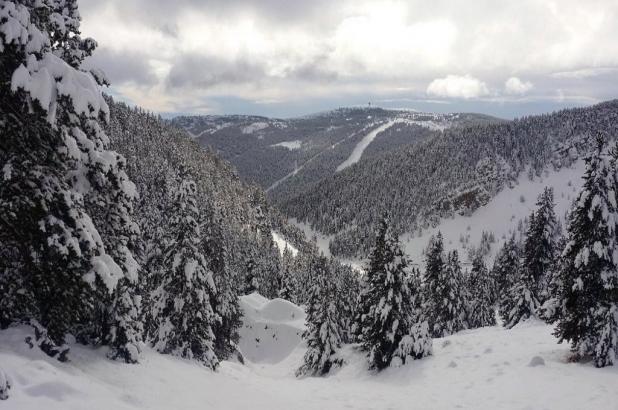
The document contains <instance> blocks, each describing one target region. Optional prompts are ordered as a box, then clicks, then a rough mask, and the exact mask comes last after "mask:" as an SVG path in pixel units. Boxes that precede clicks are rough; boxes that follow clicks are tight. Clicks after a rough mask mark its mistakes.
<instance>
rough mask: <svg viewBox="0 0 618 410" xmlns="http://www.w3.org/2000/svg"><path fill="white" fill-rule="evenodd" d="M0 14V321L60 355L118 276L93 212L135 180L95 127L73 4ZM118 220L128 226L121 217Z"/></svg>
mask: <svg viewBox="0 0 618 410" xmlns="http://www.w3.org/2000/svg"><path fill="white" fill-rule="evenodd" d="M0 14H1V16H0V18H1V19H2V21H3V24H2V25H1V26H0V40H1V43H0V48H2V50H3V51H2V59H1V61H0V76H1V77H2V78H0V83H1V84H2V86H1V87H2V92H0V118H2V121H0V133H1V134H2V136H3V138H2V141H0V169H2V171H3V172H2V183H1V184H0V247H2V248H3V249H4V250H3V252H11V253H12V255H11V258H12V262H10V266H9V268H8V270H6V271H5V272H4V273H3V275H2V278H0V281H2V282H3V284H2V285H1V286H2V288H3V289H7V291H8V294H7V295H3V298H2V299H5V297H4V296H6V297H7V298H10V300H9V301H7V302H3V307H5V308H8V309H10V311H9V312H5V313H3V315H2V316H3V321H4V322H7V321H15V320H20V321H25V322H29V323H31V324H32V326H33V327H34V330H35V334H36V335H37V338H38V340H37V344H38V345H39V346H40V347H41V348H42V349H43V350H44V351H46V352H47V353H48V354H50V355H52V356H56V357H58V358H60V359H66V357H67V356H66V353H67V351H68V348H66V347H62V346H63V344H64V338H65V335H66V334H67V333H68V332H72V333H74V334H76V333H79V330H80V329H81V328H84V327H87V326H89V324H91V323H93V320H94V319H95V317H94V313H95V312H94V308H95V306H96V305H98V303H99V302H100V301H99V298H100V295H102V294H103V295H106V296H107V295H110V294H113V292H114V291H115V289H116V285H117V283H118V281H119V280H120V279H121V278H122V277H123V271H122V268H121V267H120V266H119V264H122V260H120V259H119V258H118V255H116V254H114V251H113V250H111V249H107V248H106V243H109V242H108V241H109V239H110V238H109V237H108V236H107V235H106V232H105V230H104V225H103V224H101V223H99V222H100V221H99V220H97V218H96V215H94V214H90V212H91V209H90V207H89V204H92V203H99V202H101V203H103V202H106V201H107V200H108V199H109V198H112V197H113V195H114V194H115V193H117V192H118V191H116V190H115V189H119V190H121V191H123V192H125V193H127V194H130V192H128V191H130V183H129V182H128V179H126V178H125V177H126V175H124V174H123V173H122V170H121V166H122V164H123V159H122V158H121V157H120V156H118V155H117V154H115V153H114V152H111V151H109V150H108V149H107V142H108V141H107V136H106V135H105V133H104V132H103V131H102V129H101V126H100V124H101V123H105V122H106V121H107V120H108V118H109V117H108V115H109V110H108V106H107V104H106V102H105V100H104V99H103V96H102V94H101V90H100V85H102V84H103V83H104V81H103V78H102V77H101V76H100V75H93V74H91V73H87V72H85V71H83V70H82V69H81V63H82V61H83V59H84V58H85V57H87V56H88V55H90V54H91V53H92V51H93V50H94V48H95V46H96V43H95V42H94V40H92V39H82V38H81V37H80V35H79V13H78V11H77V5H76V2H75V1H61V0H47V1H40V2H27V3H24V2H12V1H5V2H4V3H3V7H2V8H1V10H0ZM5 30H8V31H5ZM16 33H20V34H19V35H16ZM33 39H36V41H34V40H33ZM95 169H98V170H100V171H102V172H99V173H97V172H94V171H95ZM117 182H119V184H117ZM101 188H102V189H101ZM125 188H127V191H125ZM108 203H109V202H108ZM120 206H121V207H122V206H123V205H122V204H121V205H120ZM116 215H117V216H119V217H122V218H123V220H124V221H125V222H127V223H129V224H131V218H130V212H129V211H128V210H127V209H124V208H119V209H118V210H117V212H116ZM127 256H128V257H129V256H130V253H127ZM16 281H17V282H16ZM16 289H19V293H18V295H17V294H16V293H14V292H13V291H14V290H16Z"/></svg>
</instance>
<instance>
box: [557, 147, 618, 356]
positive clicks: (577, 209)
mask: <svg viewBox="0 0 618 410" xmlns="http://www.w3.org/2000/svg"><path fill="white" fill-rule="evenodd" d="M603 143H604V142H603V140H602V138H599V140H598V147H597V149H596V151H595V152H594V153H593V154H592V155H590V156H589V157H587V158H586V172H585V175H584V185H583V187H582V190H581V191H580V193H579V195H578V197H577V200H576V201H575V203H574V207H573V209H572V210H571V212H570V215H569V224H568V229H567V231H568V243H567V245H566V248H565V250H564V252H563V256H564V263H563V265H562V270H561V272H560V280H561V286H560V290H559V301H560V306H561V307H562V310H561V313H560V318H559V320H558V324H557V326H556V331H555V334H556V336H557V337H558V338H559V339H560V341H563V340H567V341H570V342H571V348H572V350H573V352H574V353H576V354H577V355H579V356H591V357H592V358H593V360H594V364H595V365H596V366H597V367H604V366H608V365H612V364H615V363H616V359H617V357H618V273H617V272H618V266H617V265H618V261H617V260H616V259H617V258H616V255H618V240H617V239H618V235H617V226H616V224H617V223H618V209H617V206H616V198H615V193H616V192H618V175H617V166H616V161H617V160H618V147H614V149H613V150H612V152H611V155H604V154H603V153H602V152H603Z"/></svg>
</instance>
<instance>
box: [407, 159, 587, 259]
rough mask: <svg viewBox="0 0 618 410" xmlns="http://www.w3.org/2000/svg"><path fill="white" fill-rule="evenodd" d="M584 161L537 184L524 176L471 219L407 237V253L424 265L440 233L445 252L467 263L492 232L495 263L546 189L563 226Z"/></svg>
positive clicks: (460, 218)
mask: <svg viewBox="0 0 618 410" xmlns="http://www.w3.org/2000/svg"><path fill="white" fill-rule="evenodd" d="M584 169H585V166H584V161H583V160H580V161H578V162H576V163H575V164H574V165H573V166H572V167H569V168H562V169H560V170H559V171H548V172H545V174H544V175H543V176H542V177H541V178H537V177H535V178H534V180H530V179H528V177H527V176H525V175H522V177H521V178H520V179H519V181H518V183H517V184H516V185H514V187H513V188H504V189H503V190H502V191H501V192H499V193H498V195H496V196H495V197H494V198H492V199H491V201H490V202H489V203H488V204H487V205H485V206H482V207H480V208H479V209H477V210H476V211H475V212H474V213H473V214H472V215H471V216H459V215H458V216H456V217H455V218H452V219H443V220H441V221H440V224H439V225H438V226H436V227H435V228H430V229H426V230H424V231H423V233H422V235H421V236H418V232H417V233H416V235H413V234H410V233H408V234H406V235H403V236H402V238H401V241H402V243H403V244H404V247H405V251H406V253H407V254H408V256H410V257H411V258H412V261H413V262H414V263H421V264H422V262H423V250H424V249H425V248H426V246H427V244H428V242H429V238H430V237H431V235H434V234H436V233H437V232H438V231H440V232H441V233H442V235H443V237H444V246H445V248H446V249H457V250H458V251H459V253H460V255H461V256H462V257H463V258H462V259H463V260H465V259H466V257H467V254H468V252H467V251H468V249H469V248H470V246H478V244H479V242H480V240H481V235H482V233H483V231H486V232H492V233H493V234H494V237H495V239H496V242H495V243H493V244H492V247H491V253H490V254H489V255H488V259H489V260H490V261H491V260H493V256H495V254H496V252H497V251H498V250H499V249H500V248H501V247H502V245H503V244H504V241H505V240H507V239H508V238H509V237H510V235H511V234H512V233H513V232H515V231H516V230H517V225H518V223H519V221H521V220H524V218H526V217H528V216H529V215H530V213H531V212H532V211H533V210H534V209H535V208H536V200H537V197H538V196H539V194H540V193H541V192H543V189H544V188H545V187H552V188H553V189H554V200H555V204H556V207H555V211H556V216H557V217H558V218H559V219H560V222H561V223H562V224H563V225H564V223H565V214H566V213H567V211H568V210H569V208H570V207H571V203H572V202H573V200H574V199H575V197H576V196H577V193H578V192H579V190H580V188H581V185H582V176H583V175H584Z"/></svg>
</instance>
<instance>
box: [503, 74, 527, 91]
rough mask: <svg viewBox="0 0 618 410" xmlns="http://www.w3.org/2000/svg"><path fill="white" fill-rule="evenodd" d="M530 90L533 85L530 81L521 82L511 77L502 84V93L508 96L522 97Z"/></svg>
mask: <svg viewBox="0 0 618 410" xmlns="http://www.w3.org/2000/svg"><path fill="white" fill-rule="evenodd" d="M532 88H534V85H533V84H532V83H531V82H530V81H522V80H521V79H519V78H517V77H511V78H509V79H508V80H506V82H505V83H504V92H505V93H506V94H508V95H522V94H525V93H527V92H528V91H530V90H532Z"/></svg>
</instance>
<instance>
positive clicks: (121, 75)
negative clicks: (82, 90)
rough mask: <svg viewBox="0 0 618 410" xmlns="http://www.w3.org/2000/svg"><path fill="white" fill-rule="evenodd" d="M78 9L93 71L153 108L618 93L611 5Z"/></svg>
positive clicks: (323, 2)
mask: <svg viewBox="0 0 618 410" xmlns="http://www.w3.org/2000/svg"><path fill="white" fill-rule="evenodd" d="M79 5H80V12H81V15H82V16H83V25H82V33H83V35H85V36H92V37H94V38H95V39H96V40H97V41H98V43H99V44H100V45H101V49H100V50H99V51H98V52H97V54H95V57H94V58H93V64H97V65H99V66H102V67H103V68H104V70H105V71H107V72H108V74H109V76H110V77H111V79H112V82H113V87H115V89H114V91H116V92H117V93H123V92H130V93H131V95H132V96H133V99H134V100H135V101H139V103H141V104H145V105H146V108H153V107H155V102H156V107H161V106H165V107H170V108H174V107H177V106H179V107H194V106H196V104H200V103H201V102H202V101H208V100H212V99H213V98H215V97H217V98H221V97H222V96H227V97H230V100H229V101H232V103H230V104H226V105H221V104H220V105H218V106H217V107H224V109H229V107H231V105H232V104H233V103H237V102H238V101H240V100H244V101H281V102H282V104H281V106H282V107H285V106H286V103H288V105H289V104H291V103H292V102H295V101H298V100H303V99H306V100H308V99H315V100H319V101H331V102H332V104H333V106H336V105H337V104H339V103H340V102H341V101H342V100H345V101H348V100H353V98H352V97H353V96H358V99H359V102H360V101H366V100H367V98H371V99H373V100H378V99H399V98H408V99H412V100H422V99H424V98H426V97H427V96H432V97H439V99H447V98H453V99H455V100H457V101H459V103H462V102H465V101H467V102H472V101H477V100H478V99H479V98H485V99H487V98H488V97H491V98H494V97H495V98H498V97H499V98H502V99H503V100H504V101H516V100H517V101H520V102H521V101H522V97H521V96H522V94H526V93H527V92H529V91H530V89H531V88H530V87H529V85H530V84H531V83H533V84H534V96H535V97H543V96H546V97H547V99H552V98H554V97H555V92H556V89H558V88H560V89H562V90H563V91H564V93H565V94H566V95H576V96H585V97H587V98H593V99H599V98H606V97H607V96H612V95H618V81H614V80H618V78H616V77H618V71H613V70H616V69H618V42H616V41H615V39H616V38H618V25H617V24H615V21H618V2H616V1H615V0H591V1H589V2H581V1H580V0H561V1H560V2H559V5H558V2H544V1H538V0H520V1H518V2H513V3H505V4H502V3H500V4H499V5H498V4H497V3H496V2H495V0H475V1H473V2H452V0H432V1H431V2H429V3H427V2H426V1H425V0H340V1H336V2H333V1H327V0H314V1H289V0H177V1H170V0H131V1H126V0H106V1H100V0H80V1H79ZM598 67H602V68H598ZM449 73H466V75H463V76H462V75H448V76H447V74H449ZM513 73H517V77H513V78H514V80H512V79H509V80H507V81H508V82H509V83H508V84H505V83H504V79H506V78H509V77H510V76H511V75H512V74H513ZM479 79H480V80H479ZM522 79H525V81H524V80H522ZM129 84H131V86H130V87H129V86H128V85H129ZM427 84H429V87H428V86H427ZM121 87H122V89H121ZM127 90H128V91H127ZM138 97H139V98H138ZM172 102H173V104H172ZM239 108H242V106H241V105H239ZM322 108H323V109H324V108H329V107H322ZM153 109H154V108H153ZM183 109H185V108H183Z"/></svg>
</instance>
